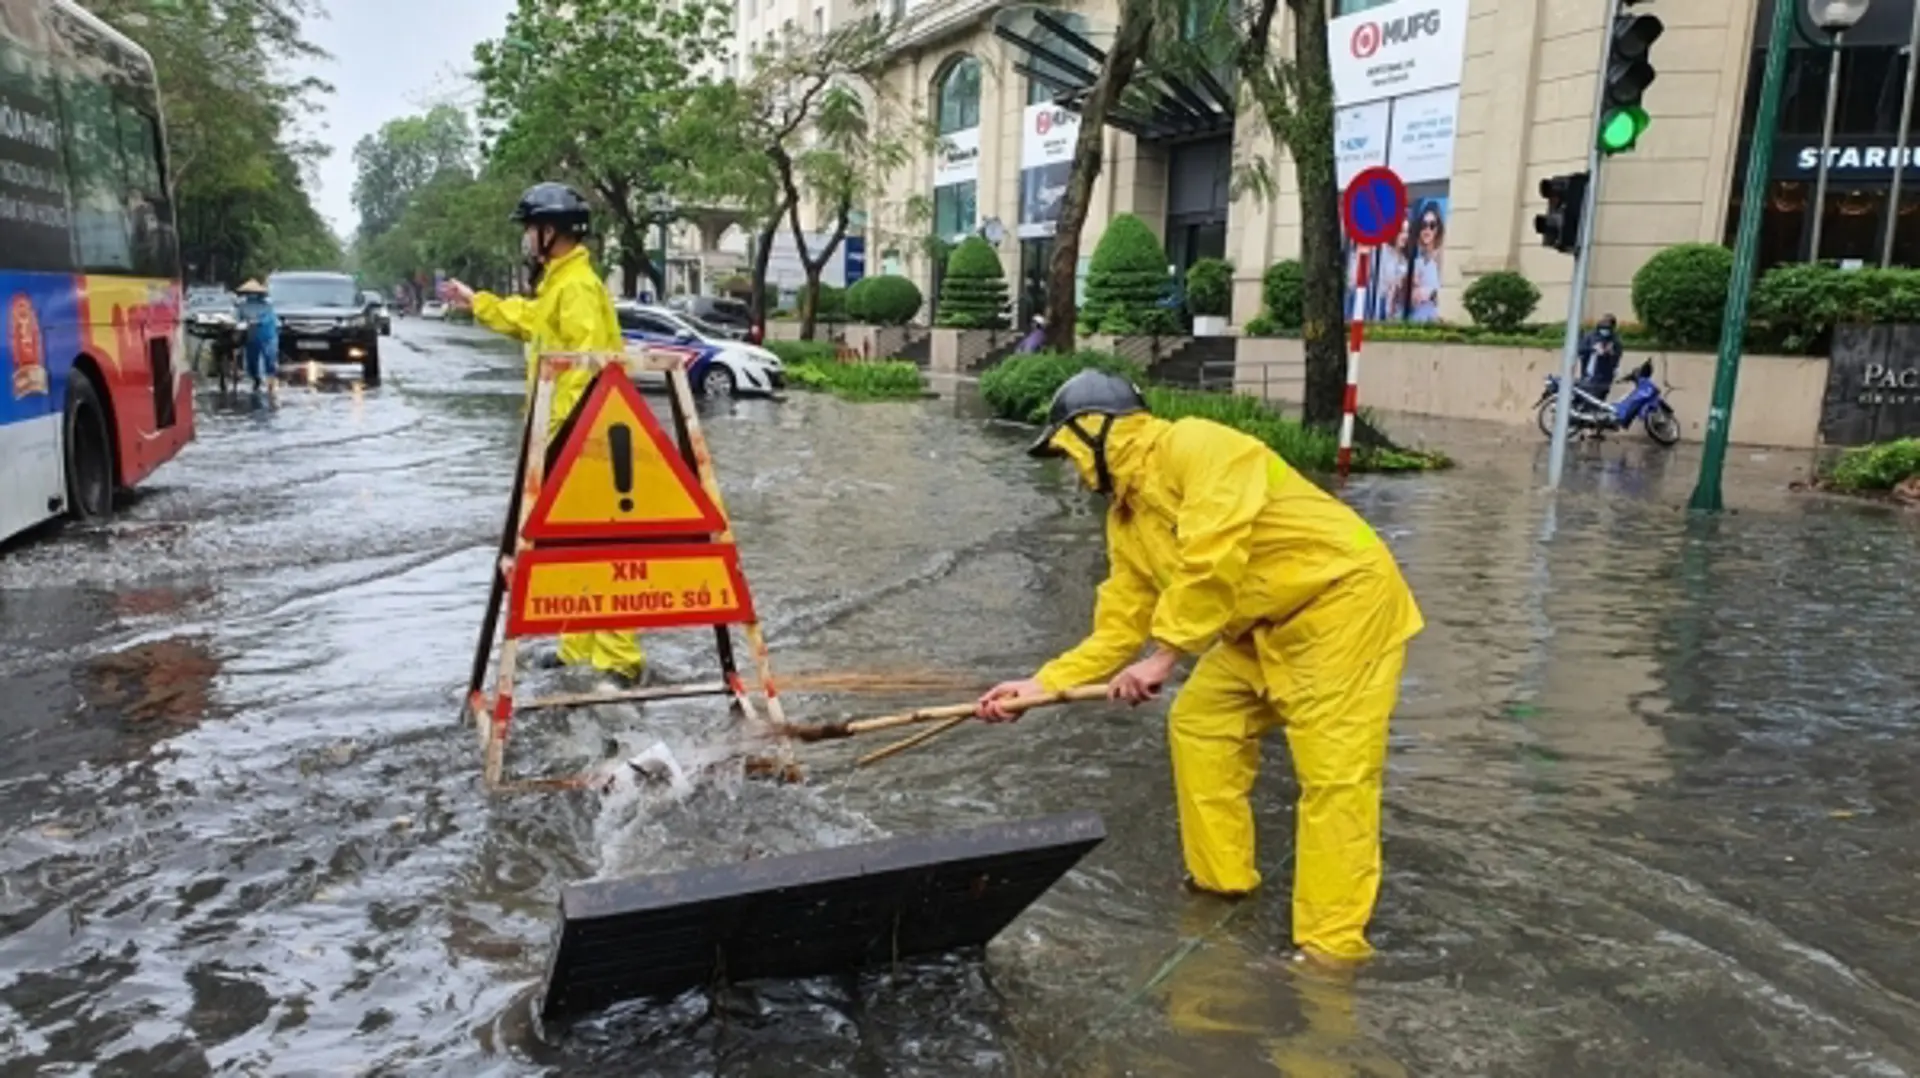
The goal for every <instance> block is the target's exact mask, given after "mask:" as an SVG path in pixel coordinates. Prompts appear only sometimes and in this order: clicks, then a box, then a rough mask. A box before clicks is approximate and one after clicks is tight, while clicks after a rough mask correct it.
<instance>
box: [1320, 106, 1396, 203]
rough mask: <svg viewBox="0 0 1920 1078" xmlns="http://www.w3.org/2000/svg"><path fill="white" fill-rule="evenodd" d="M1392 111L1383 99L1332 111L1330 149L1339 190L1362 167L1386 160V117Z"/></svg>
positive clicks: (1357, 173)
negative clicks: (1331, 141) (1331, 146)
mask: <svg viewBox="0 0 1920 1078" xmlns="http://www.w3.org/2000/svg"><path fill="white" fill-rule="evenodd" d="M1392 114H1393V109H1392V106H1391V105H1390V104H1389V103H1388V102H1385V101H1370V102H1368V103H1366V104H1364V105H1351V106H1348V107H1346V108H1343V109H1340V110H1339V111H1337V112H1335V113H1334V114H1333V153H1334V161H1335V165H1336V178H1337V179H1338V181H1339V183H1340V187H1341V189H1342V190H1345V189H1346V186H1347V184H1349V183H1351V182H1353V178H1354V177H1355V176H1357V175H1359V173H1360V170H1361V169H1366V168H1372V167H1373V166H1375V165H1384V164H1386V163H1387V118H1388V117H1389V116H1391V115H1392Z"/></svg>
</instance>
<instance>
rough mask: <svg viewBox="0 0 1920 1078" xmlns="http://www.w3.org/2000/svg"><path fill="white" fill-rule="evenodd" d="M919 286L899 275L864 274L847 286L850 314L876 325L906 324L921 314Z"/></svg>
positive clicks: (856, 320) (855, 319)
mask: <svg viewBox="0 0 1920 1078" xmlns="http://www.w3.org/2000/svg"><path fill="white" fill-rule="evenodd" d="M922 302H924V300H923V298H922V297H921V295H920V286H919V285H916V284H914V283H913V282H912V281H911V280H909V279H907V278H905V277H901V276H899V275H898V274H890V273H883V274H880V275H879V276H877V277H862V278H860V279H859V280H857V281H855V282H853V286H852V287H850V288H848V289H847V297H846V308H847V317H848V318H850V319H852V320H853V321H855V322H864V323H866V324H868V325H874V326H904V325H906V324H907V323H908V322H911V321H913V317H914V316H915V315H917V314H919V313H920V305H921V303H922Z"/></svg>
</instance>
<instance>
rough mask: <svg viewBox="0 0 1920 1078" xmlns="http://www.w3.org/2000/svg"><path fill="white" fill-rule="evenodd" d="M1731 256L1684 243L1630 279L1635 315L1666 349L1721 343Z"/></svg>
mask: <svg viewBox="0 0 1920 1078" xmlns="http://www.w3.org/2000/svg"><path fill="white" fill-rule="evenodd" d="M1732 275H1733V252H1732V251H1729V250H1727V249H1726V248H1725V247H1722V246H1720V245H1719V244H1714V243H1682V244H1679V245H1678V246H1674V247H1669V248H1667V249H1666V250H1664V251H1661V252H1660V253H1658V254H1656V255H1654V256H1653V257H1652V258H1649V259H1647V264H1646V265H1644V266H1641V267H1640V272H1638V273H1636V274H1634V275H1633V311H1634V314H1635V315H1636V316H1637V317H1638V318H1639V319H1640V324H1641V325H1642V326H1644V327H1646V330H1647V332H1648V333H1651V334H1652V335H1653V337H1654V339H1655V340H1658V341H1659V342H1660V343H1661V344H1663V345H1665V346H1667V347H1669V348H1712V347H1714V346H1716V345H1718V344H1719V343H1720V319H1721V316H1722V314H1723V313H1724V312H1725V310H1726V307H1727V281H1728V278H1730V277H1731V276H1732Z"/></svg>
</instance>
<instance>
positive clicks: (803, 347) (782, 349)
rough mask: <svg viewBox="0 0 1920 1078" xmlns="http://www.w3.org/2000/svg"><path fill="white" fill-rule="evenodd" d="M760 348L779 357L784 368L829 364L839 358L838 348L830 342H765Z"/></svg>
mask: <svg viewBox="0 0 1920 1078" xmlns="http://www.w3.org/2000/svg"><path fill="white" fill-rule="evenodd" d="M760 347H762V348H765V349H766V350H767V351H769V352H772V353H773V354H774V355H776V356H779V357H780V362H781V364H782V365H784V366H788V367H798V366H803V365H805V364H808V363H831V362H833V361H834V360H835V359H837V358H839V356H840V346H839V345H837V344H834V343H833V342H832V341H767V342H765V343H764V344H762V345H761V346H760Z"/></svg>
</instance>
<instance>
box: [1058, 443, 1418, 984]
mask: <svg viewBox="0 0 1920 1078" xmlns="http://www.w3.org/2000/svg"><path fill="white" fill-rule="evenodd" d="M1080 422H1081V423H1083V424H1090V423H1091V422H1093V421H1092V420H1090V419H1087V418H1083V419H1082V420H1080ZM1053 445H1054V446H1055V447H1056V448H1059V449H1061V450H1062V451H1064V452H1065V453H1066V454H1067V455H1068V456H1069V457H1071V458H1072V459H1073V461H1074V464H1075V466H1076V467H1077V468H1078V469H1079V471H1080V474H1081V476H1082V478H1083V479H1084V480H1086V481H1087V483H1088V485H1089V486H1092V485H1093V482H1092V480H1093V477H1094V462H1093V451H1092V449H1091V448H1090V447H1088V446H1087V445H1086V444H1085V443H1084V442H1082V441H1081V440H1080V439H1079V438H1077V437H1075V436H1074V435H1073V434H1072V432H1070V431H1062V432H1061V433H1059V434H1058V435H1056V436H1055V437H1054V440H1053ZM1107 463H1108V468H1109V470H1110V472H1111V474H1112V476H1113V487H1114V495H1113V504H1112V507H1111V508H1110V510H1109V511H1108V514H1107V547H1108V560H1109V563H1110V565H1109V575H1108V577H1107V580H1106V581H1105V582H1104V583H1103V584H1101V586H1100V591H1099V597H1098V601H1097V603H1096V606H1095V609H1094V624H1093V632H1092V634H1091V635H1089V636H1088V637H1087V638H1086V640H1085V641H1083V642H1082V643H1081V644H1080V645H1079V646H1078V647H1075V648H1074V649H1073V650H1071V651H1069V652H1067V653H1066V654H1064V655H1062V656H1060V657H1059V658H1057V659H1055V660H1054V661H1053V662H1050V663H1048V664H1047V665H1046V666H1045V667H1043V668H1041V670H1040V671H1039V673H1038V675H1036V676H1037V677H1038V678H1039V680H1040V683H1041V684H1042V685H1043V686H1045V687H1046V688H1047V689H1048V690H1049V691H1055V690H1060V689H1065V688H1070V687H1072V686H1076V685H1084V684H1088V683H1090V682H1097V681H1104V680H1106V679H1108V678H1111V677H1112V676H1113V675H1114V674H1115V673H1117V672H1118V671H1119V670H1120V668H1121V667H1122V666H1124V665H1126V663H1127V662H1128V661H1130V660H1131V659H1133V658H1134V657H1135V656H1136V655H1137V654H1138V653H1139V652H1140V649H1141V648H1142V647H1143V646H1144V645H1145V644H1146V643H1147V642H1148V641H1149V640H1153V641H1157V642H1159V643H1161V644H1164V645H1166V646H1167V647H1170V648H1172V649H1174V650H1176V651H1179V652H1181V653H1183V654H1186V655H1189V656H1199V657H1200V661H1199V663H1198V664H1197V665H1196V666H1195V667H1194V669H1193V672H1192V674H1191V675H1190V676H1189V677H1188V679H1187V682H1186V685H1185V687H1184V688H1183V689H1182V691H1181V693H1180V696H1179V698H1178V699H1176V700H1175V702H1174V704H1173V707H1172V709H1171V711H1170V713H1169V716H1168V740H1169V742H1170V745H1171V749H1172V756H1173V771H1174V788H1175V797H1176V800H1177V802H1178V806H1179V814H1180V835H1181V846H1182V849H1183V852H1184V854H1185V859H1186V863H1187V871H1188V872H1189V873H1190V874H1191V875H1192V877H1193V879H1194V882H1195V883H1197V884H1198V885H1200V886H1201V887H1204V888H1206V889H1208V890H1212V891H1220V892H1227V893H1238V892H1246V891H1251V890H1253V889H1254V888H1255V887H1257V886H1258V885H1259V883H1260V874H1259V872H1258V871H1257V870H1256V869H1255V867H1254V835H1253V812H1252V808H1251V806H1250V804H1249V801H1248V795H1249V793H1250V792H1251V790H1252V787H1253V781H1254V778H1255V776H1256V775H1257V773H1258V770H1259V761H1260V747H1259V743H1260V738H1261V737H1262V735H1264V734H1265V733H1267V732H1268V731H1270V730H1271V729H1273V728H1274V727H1276V726H1278V727H1282V728H1284V729H1285V731H1286V734H1287V742H1288V746H1289V748H1290V749H1291V752H1292V756H1293V763H1294V770H1295V773H1296V775H1297V777H1298V779H1299V783H1300V807H1299V818H1298V827H1297V836H1296V853H1297V856H1296V861H1295V871H1294V898H1293V924H1294V929H1293V931H1294V940H1295V942H1296V943H1298V944H1299V945H1301V946H1303V947H1310V948H1313V949H1315V950H1317V951H1320V952H1322V953H1325V954H1328V955H1332V956H1335V957H1342V958H1362V957H1365V956H1366V955H1368V954H1369V953H1371V951H1370V948H1369V946H1368V944H1367V941H1366V925H1367V921H1368V920H1369V919H1370V918H1371V917H1372V913H1373V904H1374V900H1375V898H1376V897H1377V895H1378V892H1379V883H1380V796H1381V778H1382V773H1383V771H1384V768H1385V762H1386V746H1387V719H1388V717H1389V715H1390V714H1391V713H1392V711H1393V707H1394V703H1395V701H1396V700H1397V698H1398V693H1399V681H1400V671H1401V667H1402V665H1403V663H1404V661H1405V655H1406V642H1407V641H1408V640H1409V639H1411V638H1412V637H1413V636H1414V635H1415V634H1416V633H1418V632H1419V631H1420V630H1421V628H1422V627H1423V624H1424V623H1423V622H1422V620H1421V617H1420V610H1419V608H1418V606H1416V605H1415V603H1414V599H1413V593H1412V592H1411V591H1409V590H1408V588H1407V585H1406V582H1405V581H1404V580H1403V579H1402V578H1401V576H1400V570H1399V567H1398V566H1397V565H1395V564H1394V560H1393V555H1392V552H1391V551H1389V550H1388V549H1387V547H1386V545H1385V544H1384V543H1382V542H1381V541H1380V538H1379V536H1377V535H1375V534H1374V531H1373V529H1372V528H1371V527H1369V526H1368V525H1367V523H1366V522H1365V521H1364V520H1362V519H1361V518H1360V516H1359V515H1358V514H1357V513H1355V512H1354V511H1353V510H1352V509H1350V508H1348V507H1347V506H1346V504H1345V503H1343V502H1341V501H1340V500H1339V499H1337V498H1335V497H1333V496H1332V495H1330V494H1328V493H1326V492H1325V491H1323V490H1321V489H1320V488H1319V487H1317V486H1315V485H1314V484H1313V483H1312V482H1311V481H1310V480H1308V479H1307V478H1305V477H1304V476H1302V475H1300V473H1298V472H1296V471H1294V470H1293V469H1292V468H1290V467H1288V466H1287V464H1286V462H1285V461H1282V460H1281V459H1280V458H1279V456H1278V455H1276V454H1275V453H1274V452H1273V451H1272V450H1271V449H1269V448H1267V446H1266V445H1265V444H1263V443H1261V442H1259V441H1257V440H1256V439H1254V438H1251V437H1249V436H1247V435H1244V434H1241V433H1240V432H1238V431H1235V430H1232V429H1230V428H1228V427H1224V426H1221V425H1220V424H1217V423H1213V422H1210V421H1207V420H1203V419H1183V420H1180V421H1178V422H1172V423H1169V422H1167V421H1165V420H1161V419H1155V418H1154V417H1152V416H1150V415H1146V414H1137V415H1130V416H1125V417H1122V418H1120V419H1118V420H1117V421H1115V422H1114V424H1113V427H1112V429H1111V430H1110V431H1109V433H1108V435H1107Z"/></svg>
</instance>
